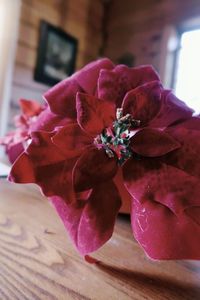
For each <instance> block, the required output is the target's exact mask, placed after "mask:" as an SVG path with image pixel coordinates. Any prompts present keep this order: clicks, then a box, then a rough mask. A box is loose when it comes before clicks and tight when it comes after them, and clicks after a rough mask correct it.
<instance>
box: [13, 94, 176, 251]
mask: <svg viewBox="0 0 200 300" xmlns="http://www.w3.org/2000/svg"><path fill="white" fill-rule="evenodd" d="M76 107H77V123H71V124H68V125H66V126H63V127H62V126H61V127H57V128H56V130H55V132H52V133H45V132H35V133H33V134H32V142H31V144H30V145H29V147H28V148H27V149H26V152H25V153H23V154H22V155H21V157H20V158H19V159H18V160H17V162H16V163H15V165H14V166H13V169H12V172H11V175H10V179H11V180H14V181H15V182H20V183H29V182H35V183H37V184H39V185H40V187H41V188H42V190H43V193H44V194H45V195H46V196H48V197H51V200H52V202H53V203H54V205H55V207H56V208H58V212H59V213H60V214H61V216H62V218H63V210H64V211H66V210H67V212H68V214H69V218H70V220H71V217H72V215H73V214H74V220H75V219H76V216H75V215H77V221H76V223H73V224H74V225H73V224H72V223H71V222H72V220H71V221H70V222H69V220H68V219H66V220H65V222H64V224H65V226H66V227H67V229H68V231H69V232H70V235H71V237H72V238H73V239H74V242H75V244H76V246H77V248H78V249H79V251H80V252H81V253H82V254H86V253H89V252H92V251H94V250H96V249H98V248H99V247H100V246H101V245H102V244H103V243H105V241H106V240H108V239H109V238H110V236H111V234H112V232H113V227H114V220H115V217H116V215H117V213H118V210H119V208H120V205H121V197H120V192H121V191H122V192H123V193H124V191H123V189H122V188H119V187H118V185H120V183H119V172H120V170H119V166H118V161H119V158H120V159H121V157H118V152H117V151H116V150H117V148H118V146H117V145H116V147H114V148H110V149H112V150H113V151H112V154H113V155H112V156H109V155H107V154H108V153H106V150H107V148H106V147H107V146H106V147H105V144H104V143H103V140H102V141H101V143H100V141H98V143H97V138H100V136H101V134H102V132H103V131H104V129H105V128H107V129H109V128H110V130H109V132H112V133H113V129H112V127H113V122H114V120H115V118H116V116H115V115H116V111H115V107H114V106H113V105H112V103H110V102H108V101H106V100H103V99H98V98H95V97H94V96H89V95H87V94H84V93H78V94H77V99H76ZM121 120H123V117H122V118H121V119H119V122H121ZM119 124H120V123H119ZM122 124H124V123H123V122H122ZM136 129H137V130H136V132H135V134H134V135H133V136H132V137H131V138H130V147H131V149H132V150H133V152H135V153H137V154H139V155H145V156H150V157H152V156H153V157H154V156H162V155H165V154H166V153H168V152H171V151H173V150H175V149H177V148H179V147H180V145H179V143H177V142H176V140H175V139H173V138H172V137H171V136H170V135H169V134H167V133H164V132H163V131H160V130H158V129H151V128H142V129H139V128H138V127H137V128H136ZM123 131H126V129H124V130H123ZM132 132H133V130H132ZM122 137H124V134H123V132H122ZM120 138H121V135H120ZM124 138H126V137H124ZM145 143H146V144H145ZM121 146H122V144H120V145H119V147H121ZM56 147H57V149H56ZM124 149H126V147H125V148H124ZM44 155H45V158H44ZM20 169H24V170H25V172H23V173H21V172H20V173H19V170H20ZM121 185H122V184H121ZM90 190H91V193H90V192H88V191H90ZM105 190H106V191H107V190H108V191H109V192H108V193H107V196H106V197H105V195H103V193H104V191H105ZM100 191H101V192H100ZM83 192H86V193H85V194H84V197H83V198H82V201H81V199H80V197H81V196H83V194H80V193H83ZM87 192H88V193H87ZM108 196H109V198H112V207H113V209H112V210H108V207H109V205H111V200H110V202H108V201H107V197H108ZM102 198H103V199H102ZM99 199H102V200H101V201H99ZM62 202H63V205H64V208H62V209H61V211H60V210H59V209H60V207H62V206H61V203H62ZM81 202H83V204H81ZM106 207H107V208H106ZM105 211H106V212H105ZM64 215H65V214H64ZM70 216H71V217H70ZM90 218H91V224H90V225H88V228H86V226H85V222H86V221H85V219H87V220H88V221H87V222H88V224H89V223H90V221H89V220H90ZM107 219H109V220H110V222H108V221H106V220H107ZM75 224H76V225H75ZM105 224H106V225H105ZM71 226H72V229H73V231H72V232H71ZM75 230H77V231H78V232H76V234H75ZM83 232H85V233H84V235H83V234H82V233H83ZM77 235H80V238H78V239H77ZM91 236H93V237H94V238H93V240H91Z"/></svg>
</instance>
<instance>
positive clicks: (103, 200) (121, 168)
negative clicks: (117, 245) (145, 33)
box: [10, 59, 200, 259]
mask: <svg viewBox="0 0 200 300" xmlns="http://www.w3.org/2000/svg"><path fill="white" fill-rule="evenodd" d="M44 97H45V99H46V100H47V103H48V108H47V109H46V110H45V111H44V112H43V113H42V114H41V115H42V118H41V117H40V118H41V122H37V124H36V127H35V129H34V132H32V133H31V143H30V145H29V146H28V147H27V148H26V150H25V151H24V153H22V154H21V156H20V157H19V158H18V160H17V161H16V162H15V164H14V165H13V168H12V171H11V174H10V180H12V181H14V182H19V183H36V184H38V185H39V186H40V187H41V189H42V191H43V193H44V194H45V195H46V196H47V197H49V199H50V201H51V202H52V203H53V205H54V206H55V208H56V210H57V212H58V214H59V215H60V217H61V219H62V221H63V223H64V225H65V227H66V229H67V231H68V232H69V234H70V236H71V238H72V240H73V241H74V244H75V245H76V247H77V249H78V250H79V251H80V253H82V254H84V255H85V254H87V253H90V252H93V251H95V250H97V249H98V248H99V247H100V246H102V245H103V244H104V243H105V242H106V241H107V240H108V239H109V238H110V237H111V235H112V232H113V228H114V223H115V218H116V215H117V213H118V211H119V208H120V206H121V203H122V200H123V197H124V196H125V197H128V198H129V199H130V201H131V202H132V212H131V218H132V228H133V233H134V235H135V237H136V239H137V240H138V242H139V243H140V245H141V246H142V247H143V248H144V250H145V252H146V253H147V254H148V255H149V256H150V257H152V258H157V259H170V258H197V257H199V256H200V255H199V254H198V250H196V248H195V242H194V238H192V237H191V236H190V235H191V232H192V230H194V232H196V233H197V234H199V227H198V224H197V223H198V222H197V217H198V209H197V210H196V209H195V207H199V201H198V197H197V195H198V189H199V183H198V176H196V175H197V173H195V172H197V171H195V170H196V169H195V168H194V170H192V167H191V168H189V167H188V166H187V164H188V160H187V159H186V158H187V156H186V152H187V148H186V145H187V134H188V133H187V134H186V133H185V130H191V129H192V130H193V126H195V125H194V121H193V120H194V117H192V115H193V111H192V110H191V109H190V108H188V107H187V106H186V105H185V104H184V103H183V102H182V101H180V100H179V99H177V98H176V97H175V96H174V95H173V94H172V93H171V91H168V90H164V89H163V87H162V85H161V83H160V81H159V78H158V75H157V73H156V72H155V71H154V70H153V68H152V67H150V66H142V67H138V68H131V69H129V68H127V67H125V66H116V67H115V66H114V65H113V64H112V63H111V62H110V61H109V60H107V59H103V60H100V61H97V62H94V63H92V64H89V65H88V66H86V67H85V68H83V69H82V70H80V71H79V72H77V73H75V74H74V75H73V76H72V77H71V78H69V79H67V80H64V81H63V82H61V83H59V84H58V85H56V86H55V87H53V88H52V89H50V90H49V91H48V92H47V93H46V94H45V96H44ZM49 114H50V116H49ZM52 116H54V117H52ZM195 122H196V123H198V121H197V120H196V118H195ZM196 123H195V124H196ZM43 124H45V126H44V127H43ZM47 129H48V130H47ZM50 129H51V131H50ZM35 130H36V131H35ZM196 131H197V132H198V130H196ZM179 132H181V134H179ZM197 137H198V136H197V135H195V134H193V135H191V140H192V142H193V143H194V141H195V138H197ZM192 149H193V148H191V149H190V151H191V153H192V155H193V154H194V153H195V154H196V152H197V149H198V145H197V146H196V148H194V149H193V151H194V152H192ZM195 149H196V150H195ZM177 157H178V159H177ZM192 172H193V173H192ZM194 174H196V175H194ZM185 185H188V187H187V188H183V186H185ZM185 199H186V200H185ZM187 199H188V200H187ZM158 227H159V228H158ZM173 228H174V232H175V233H176V235H179V238H177V239H176V236H174V235H172V230H173ZM184 231H185V232H186V234H185V235H184ZM198 242H199V240H198ZM177 247H180V248H179V250H176V248H177ZM184 247H185V248H184Z"/></svg>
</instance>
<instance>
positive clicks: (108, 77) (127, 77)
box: [98, 65, 159, 107]
mask: <svg viewBox="0 0 200 300" xmlns="http://www.w3.org/2000/svg"><path fill="white" fill-rule="evenodd" d="M153 80H159V77H158V75H157V73H156V72H155V70H154V69H153V68H152V67H151V66H141V67H137V68H128V67H126V66H124V65H118V66H116V67H115V68H114V69H113V70H112V71H110V70H102V71H101V72H100V76H99V81H98V97H99V98H101V99H106V100H109V101H111V102H114V103H115V104H116V106H117V107H121V103H122V100H123V98H124V96H125V95H126V93H127V92H129V91H130V90H132V89H135V88H136V87H138V86H140V85H143V84H144V83H147V82H150V81H153Z"/></svg>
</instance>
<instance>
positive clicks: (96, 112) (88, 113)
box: [76, 93, 115, 136]
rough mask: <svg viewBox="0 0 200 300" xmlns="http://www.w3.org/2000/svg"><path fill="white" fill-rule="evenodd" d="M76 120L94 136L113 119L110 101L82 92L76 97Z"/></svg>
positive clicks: (112, 107) (112, 108)
mask: <svg viewBox="0 0 200 300" xmlns="http://www.w3.org/2000/svg"><path fill="white" fill-rule="evenodd" d="M76 108H77V122H78V124H79V125H80V127H81V128H82V129H83V130H85V131H86V132H87V133H88V134H90V135H93V136H96V135H97V134H100V133H101V132H102V130H103V129H104V128H105V127H108V126H109V125H111V124H112V122H113V120H114V119H115V107H114V106H113V104H112V103H109V102H107V101H105V100H101V99H98V98H95V97H94V96H90V95H87V94H83V93H78V94H77V98H76Z"/></svg>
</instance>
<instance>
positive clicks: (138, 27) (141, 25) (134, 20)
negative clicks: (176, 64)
mask: <svg viewBox="0 0 200 300" xmlns="http://www.w3.org/2000/svg"><path fill="white" fill-rule="evenodd" d="M199 12H200V1H199V0H190V1H187V0H182V1H180V0H149V1H148V0H141V1H133V0H126V1H121V0H115V1H112V5H111V9H110V11H109V20H108V21H109V22H108V28H107V30H108V41H107V44H106V49H105V51H104V53H105V55H106V56H109V57H110V58H112V59H114V60H115V61H116V62H117V60H118V59H119V57H120V56H122V55H123V54H124V53H127V52H130V53H132V54H133V55H134V56H135V62H136V64H137V65H138V64H146V63H148V64H153V65H154V66H155V67H156V68H157V70H158V71H159V66H160V61H159V60H160V52H161V42H162V35H163V32H164V29H165V26H166V25H174V26H180V24H181V23H182V22H183V21H185V20H186V19H189V18H192V17H195V16H198V15H199Z"/></svg>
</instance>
